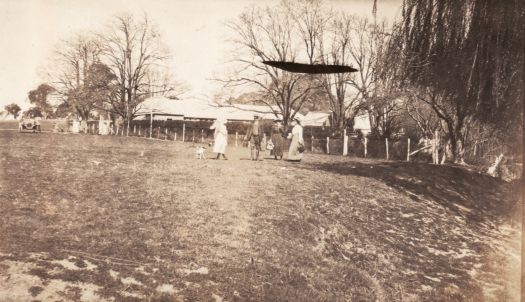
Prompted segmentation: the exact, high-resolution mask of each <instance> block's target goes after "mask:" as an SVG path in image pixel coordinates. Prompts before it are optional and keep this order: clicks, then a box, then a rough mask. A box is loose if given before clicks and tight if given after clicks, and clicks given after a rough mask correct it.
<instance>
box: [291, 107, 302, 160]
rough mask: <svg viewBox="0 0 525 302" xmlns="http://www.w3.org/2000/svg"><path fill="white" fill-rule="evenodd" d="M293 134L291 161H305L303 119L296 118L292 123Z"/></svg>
mask: <svg viewBox="0 0 525 302" xmlns="http://www.w3.org/2000/svg"><path fill="white" fill-rule="evenodd" d="M292 126H293V128H292V133H291V134H290V137H291V139H292V142H291V143H290V149H289V150H288V160H289V161H301V159H303V152H304V150H305V148H304V139H303V126H301V119H300V118H299V117H295V118H294V120H293V121H292Z"/></svg>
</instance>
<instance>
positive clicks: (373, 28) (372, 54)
mask: <svg viewBox="0 0 525 302" xmlns="http://www.w3.org/2000/svg"><path fill="white" fill-rule="evenodd" d="M326 32H327V34H325V39H324V40H325V42H324V43H322V44H323V46H324V47H321V48H320V53H321V60H322V62H323V63H327V64H338V65H350V66H353V67H355V68H357V69H358V71H357V72H355V73H351V74H350V73H339V74H331V75H324V76H323V77H322V82H323V86H324V90H325V93H326V97H327V99H328V102H329V105H330V109H331V111H332V113H333V120H334V125H336V126H337V127H338V128H340V129H343V128H345V127H346V126H347V123H348V121H350V120H352V119H353V117H355V115H356V114H357V113H358V112H359V111H360V110H361V109H364V108H367V107H368V108H369V109H370V110H369V111H370V112H369V113H370V115H371V116H372V115H374V113H375V112H373V110H379V111H381V112H383V111H384V109H385V108H383V106H381V107H379V106H378V105H380V104H381V103H379V102H377V99H378V98H377V96H376V95H377V94H378V89H377V88H378V87H377V78H378V75H377V73H378V69H379V68H380V64H381V63H382V62H381V56H380V54H381V52H382V48H383V45H384V44H385V43H386V42H385V41H386V39H387V37H388V36H387V32H386V26H385V24H384V23H381V24H376V23H372V22H370V21H369V20H368V19H366V18H361V17H358V16H354V15H349V14H346V13H341V14H337V15H334V16H332V18H331V22H330V23H329V26H328V30H326ZM382 97H384V96H382ZM372 103H374V104H372ZM372 105H374V106H372ZM395 108H397V106H394V107H392V106H390V107H389V108H388V110H389V111H391V110H393V109H395ZM391 116H392V115H391ZM376 120H377V119H376Z"/></svg>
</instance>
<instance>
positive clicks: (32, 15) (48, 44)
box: [0, 0, 400, 111]
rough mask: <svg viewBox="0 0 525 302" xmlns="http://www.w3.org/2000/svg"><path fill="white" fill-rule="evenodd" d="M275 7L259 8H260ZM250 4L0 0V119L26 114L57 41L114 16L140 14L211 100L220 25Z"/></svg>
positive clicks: (338, 4)
mask: <svg viewBox="0 0 525 302" xmlns="http://www.w3.org/2000/svg"><path fill="white" fill-rule="evenodd" d="M277 2H278V0H271V1H264V4H271V3H277ZM327 2H328V4H329V5H331V6H333V7H334V8H335V10H336V11H338V10H345V11H347V12H349V13H355V14H359V15H366V16H371V11H372V0H328V1H327ZM254 4H255V5H262V4H263V1H260V0H259V1H257V0H215V1H213V0H193V1H191V0H0V41H1V45H0V111H2V110H3V108H4V106H5V105H6V104H10V103H13V102H15V103H17V104H19V105H21V107H22V108H24V109H25V108H27V107H28V106H29V104H28V102H27V93H28V92H29V90H31V89H35V88H36V87H37V86H38V85H39V84H40V83H42V82H44V80H45V78H44V77H43V73H42V70H43V68H44V66H49V57H50V55H51V54H52V52H53V49H54V47H56V45H57V43H58V42H59V41H60V40H63V39H68V38H69V37H71V36H73V35H74V34H75V33H78V32H82V31H86V30H97V29H100V28H102V27H104V26H105V25H106V24H107V23H108V22H109V20H110V19H111V17H112V16H113V15H115V14H118V13H122V12H131V13H136V14H137V15H141V14H142V13H143V12H145V13H147V14H148V16H149V18H150V20H152V21H153V22H154V23H155V24H156V25H157V27H158V29H159V30H160V32H161V34H162V40H163V42H164V43H165V44H166V45H167V46H168V47H169V48H170V51H171V55H172V57H171V59H170V61H169V66H170V67H171V71H172V73H173V74H174V76H175V78H176V79H179V80H183V81H185V82H186V83H187V85H188V86H189V87H190V88H191V92H190V95H192V96H196V97H203V96H205V95H208V96H211V95H212V94H213V93H214V91H215V90H216V88H217V86H216V85H217V84H216V83H215V82H213V81H210V80H209V79H210V78H213V76H214V75H219V74H221V72H222V71H223V70H225V68H226V66H227V65H226V64H225V63H226V60H227V53H228V49H229V47H230V46H229V45H228V44H227V43H226V39H227V37H228V35H229V33H228V32H227V29H226V27H225V26H224V22H225V21H227V20H229V19H233V18H235V17H236V16H238V15H239V14H240V13H241V12H242V11H243V9H244V8H245V7H246V6H250V5H254ZM399 6H400V0H379V1H378V17H379V18H387V19H392V18H393V17H394V16H395V15H396V14H398V13H399Z"/></svg>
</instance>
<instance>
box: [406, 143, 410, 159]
mask: <svg viewBox="0 0 525 302" xmlns="http://www.w3.org/2000/svg"><path fill="white" fill-rule="evenodd" d="M407 161H410V137H409V138H408V140H407Z"/></svg>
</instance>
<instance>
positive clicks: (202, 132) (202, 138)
mask: <svg viewBox="0 0 525 302" xmlns="http://www.w3.org/2000/svg"><path fill="white" fill-rule="evenodd" d="M201 143H204V129H201Z"/></svg>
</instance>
